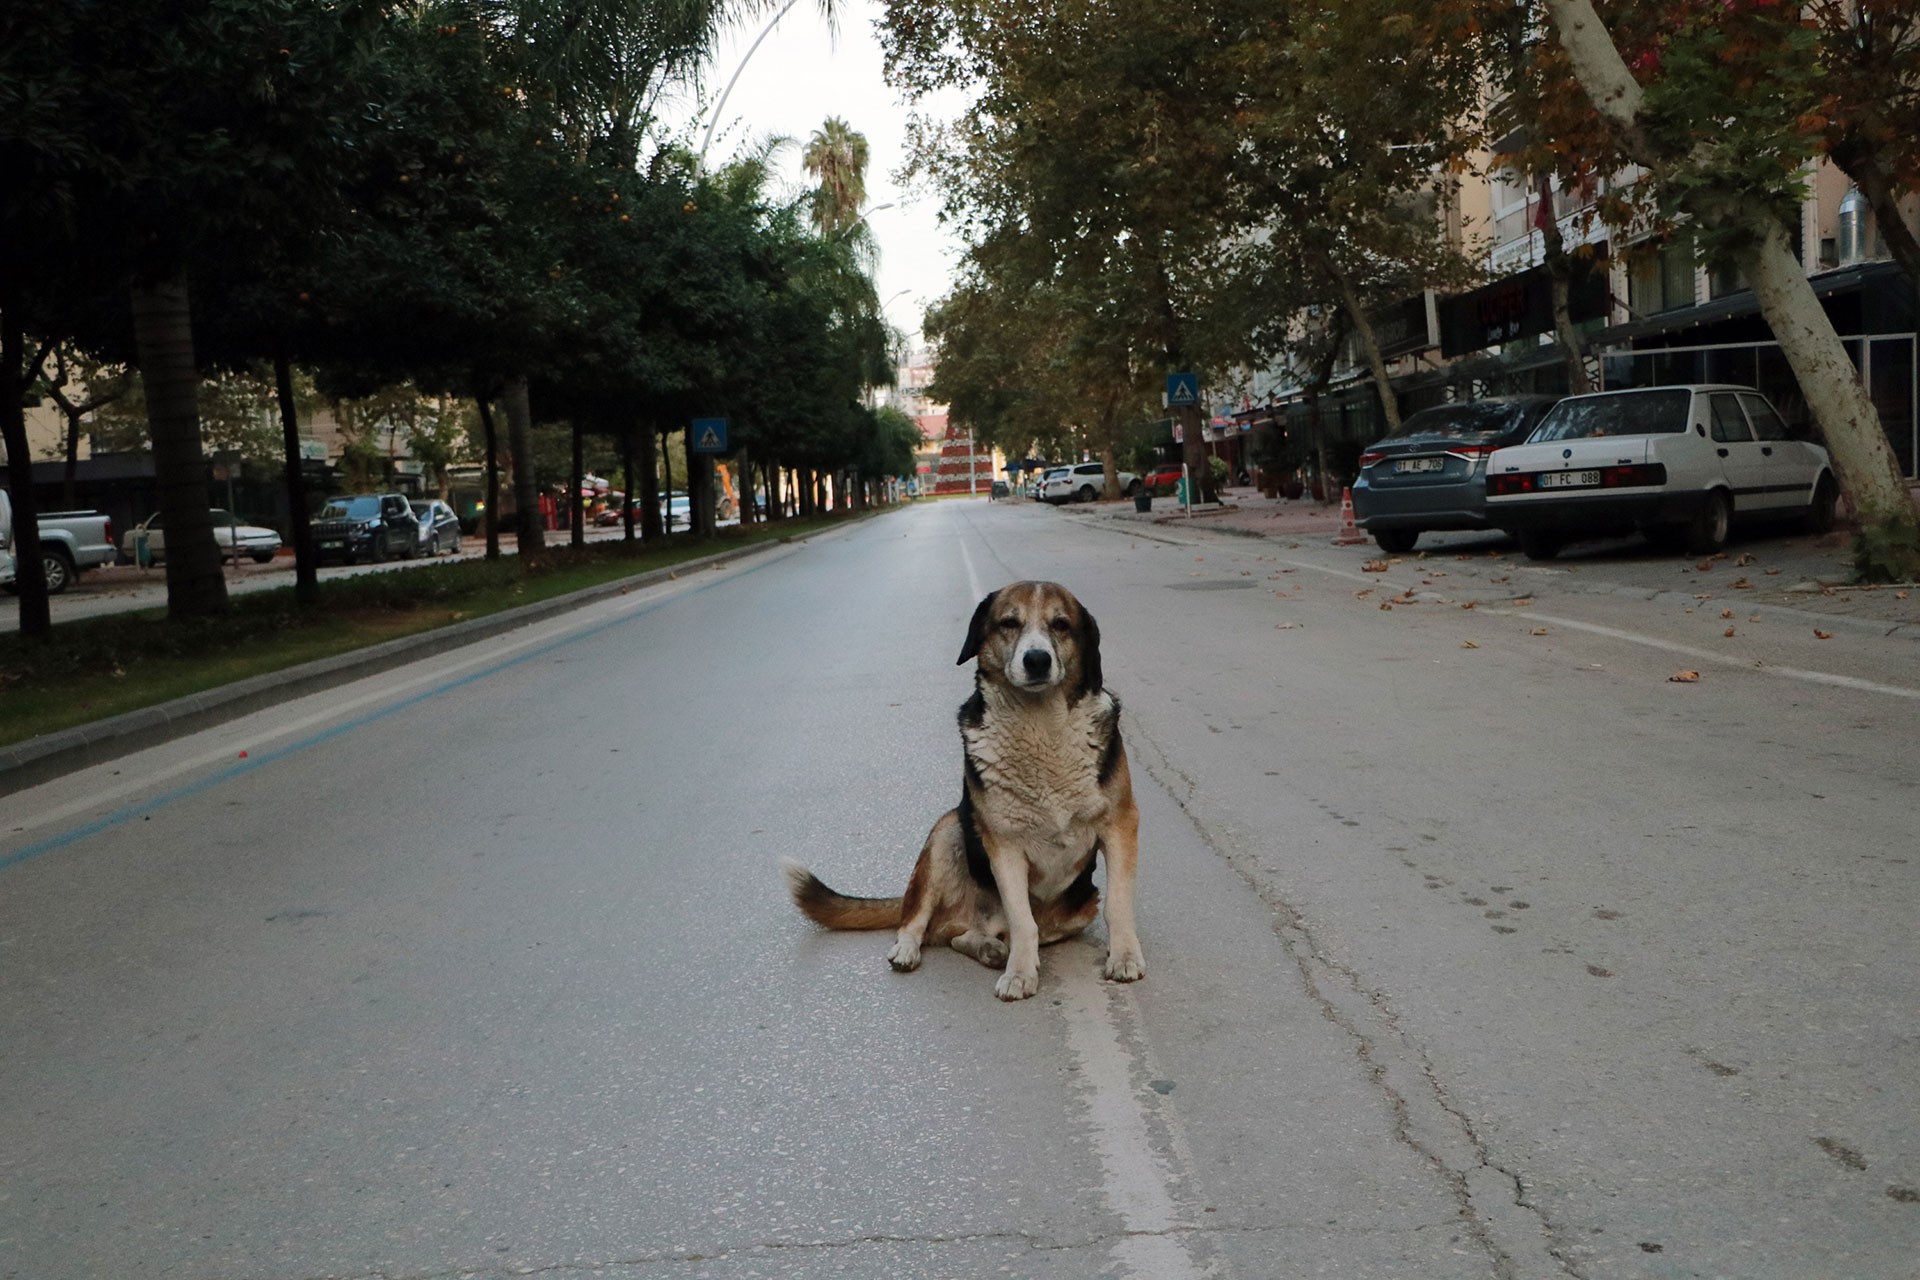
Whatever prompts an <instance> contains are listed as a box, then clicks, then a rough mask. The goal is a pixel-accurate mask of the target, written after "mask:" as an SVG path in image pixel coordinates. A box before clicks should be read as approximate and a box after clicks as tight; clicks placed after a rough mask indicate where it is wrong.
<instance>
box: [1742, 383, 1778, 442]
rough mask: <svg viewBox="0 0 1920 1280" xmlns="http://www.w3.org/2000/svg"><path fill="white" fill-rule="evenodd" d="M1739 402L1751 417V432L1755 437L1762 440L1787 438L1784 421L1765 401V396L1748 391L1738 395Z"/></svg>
mask: <svg viewBox="0 0 1920 1280" xmlns="http://www.w3.org/2000/svg"><path fill="white" fill-rule="evenodd" d="M1740 403H1741V404H1742V405H1743V406H1745V408H1746V411H1747V416H1748V417H1749V418H1752V419H1753V434H1754V435H1755V436H1756V437H1758V438H1759V439H1762V440H1785V439H1786V438H1787V424H1786V422H1785V421H1784V420H1783V419H1782V418H1781V417H1780V415H1779V414H1777V413H1775V412H1774V410H1773V406H1772V405H1770V404H1768V403H1767V401H1766V397H1765V396H1757V395H1753V394H1751V393H1749V394H1746V395H1743V396H1741V397H1740Z"/></svg>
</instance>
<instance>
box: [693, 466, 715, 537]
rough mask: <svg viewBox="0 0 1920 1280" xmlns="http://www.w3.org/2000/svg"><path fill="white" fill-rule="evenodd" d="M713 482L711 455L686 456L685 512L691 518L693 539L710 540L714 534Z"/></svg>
mask: <svg viewBox="0 0 1920 1280" xmlns="http://www.w3.org/2000/svg"><path fill="white" fill-rule="evenodd" d="M715 480H716V477H715V476H714V473H713V456H712V455H711V454H706V453H696V454H690V455H689V456H688V458H687V511H688V513H689V515H690V517H691V523H692V525H693V532H694V536H695V537H699V538H711V537H712V536H713V534H714V527H713V504H714V488H715Z"/></svg>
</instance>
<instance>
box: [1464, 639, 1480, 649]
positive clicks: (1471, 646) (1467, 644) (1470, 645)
mask: <svg viewBox="0 0 1920 1280" xmlns="http://www.w3.org/2000/svg"><path fill="white" fill-rule="evenodd" d="M1460 647H1461V648H1462V649H1478V648H1479V647H1480V646H1479V645H1477V644H1475V643H1474V642H1473V641H1471V640H1462V641H1461V642H1460Z"/></svg>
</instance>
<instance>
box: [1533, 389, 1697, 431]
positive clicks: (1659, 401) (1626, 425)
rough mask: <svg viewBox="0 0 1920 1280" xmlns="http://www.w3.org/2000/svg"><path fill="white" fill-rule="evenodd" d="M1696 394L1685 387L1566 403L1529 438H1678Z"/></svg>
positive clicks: (1584, 397) (1604, 395) (1629, 392)
mask: <svg viewBox="0 0 1920 1280" xmlns="http://www.w3.org/2000/svg"><path fill="white" fill-rule="evenodd" d="M1692 405H1693V393H1692V392H1691V391H1688V390H1685V389H1684V388H1668V389H1662V390H1659V391H1613V392H1606V393H1603V394H1601V395H1597V396H1575V397H1574V398H1573V399H1571V400H1562V401H1561V402H1560V403H1559V404H1557V405H1555V406H1554V407H1553V410H1552V412H1550V413H1548V414H1547V416H1546V417H1545V418H1542V419H1541V420H1540V425H1539V426H1538V427H1535V428H1534V431H1533V434H1532V435H1530V436H1528V437H1527V439H1528V441H1529V442H1530V443H1533V444H1544V443H1546V442H1548V441H1552V440H1586V439H1589V438H1591V437H1593V436H1647V435H1678V434H1679V433H1680V432H1682V431H1685V430H1686V429H1687V418H1688V410H1689V409H1690V408H1691V407H1692Z"/></svg>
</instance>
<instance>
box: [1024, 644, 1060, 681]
mask: <svg viewBox="0 0 1920 1280" xmlns="http://www.w3.org/2000/svg"><path fill="white" fill-rule="evenodd" d="M1020 669H1021V670H1022V671H1023V672H1024V673H1025V674H1026V682H1027V683H1028V684H1043V683H1045V682H1046V680H1047V679H1048V677H1050V676H1051V675H1052V674H1053V654H1051V653H1049V652H1048V651H1047V650H1045V649H1029V650H1027V651H1026V652H1025V653H1023V654H1021V655H1020Z"/></svg>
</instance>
